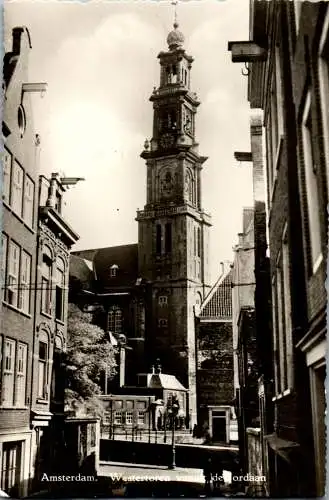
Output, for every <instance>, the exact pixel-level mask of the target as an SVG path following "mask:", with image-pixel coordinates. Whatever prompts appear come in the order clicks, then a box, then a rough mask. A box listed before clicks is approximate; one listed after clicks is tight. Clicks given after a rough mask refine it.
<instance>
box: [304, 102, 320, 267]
mask: <svg viewBox="0 0 329 500" xmlns="http://www.w3.org/2000/svg"><path fill="white" fill-rule="evenodd" d="M302 139H303V148H304V167H305V184H306V198H307V211H308V233H309V244H310V253H311V269H310V271H311V274H312V273H315V272H316V270H317V268H318V267H319V265H320V263H321V261H322V252H321V226H320V203H319V194H318V185H317V170H316V166H315V163H314V156H313V141H314V136H313V130H312V116H311V93H310V92H309V93H308V95H307V98H306V102H305V108H304V114H303V123H302Z"/></svg>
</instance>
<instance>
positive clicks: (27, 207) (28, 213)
mask: <svg viewBox="0 0 329 500" xmlns="http://www.w3.org/2000/svg"><path fill="white" fill-rule="evenodd" d="M33 210H34V182H33V180H32V179H30V177H29V176H28V175H26V174H25V179H24V197H23V219H24V221H25V222H26V224H28V226H30V227H33Z"/></svg>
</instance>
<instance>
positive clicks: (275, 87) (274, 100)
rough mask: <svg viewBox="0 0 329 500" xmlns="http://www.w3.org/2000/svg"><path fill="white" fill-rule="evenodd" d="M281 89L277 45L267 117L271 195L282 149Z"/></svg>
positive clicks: (268, 170) (267, 147) (268, 167)
mask: <svg viewBox="0 0 329 500" xmlns="http://www.w3.org/2000/svg"><path fill="white" fill-rule="evenodd" d="M281 89H282V75H281V67H280V56H279V47H275V51H274V53H273V61H272V78H271V85H270V92H269V98H268V106H267V119H266V142H267V144H266V149H267V174H268V179H269V192H270V195H271V194H272V188H273V185H274V181H275V178H276V169H277V167H278V161H279V155H280V150H281V137H282V135H283V114H282V109H283V101H282V90H281Z"/></svg>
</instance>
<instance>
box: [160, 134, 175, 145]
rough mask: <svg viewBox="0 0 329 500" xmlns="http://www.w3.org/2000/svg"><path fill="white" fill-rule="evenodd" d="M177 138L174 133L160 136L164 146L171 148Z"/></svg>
mask: <svg viewBox="0 0 329 500" xmlns="http://www.w3.org/2000/svg"><path fill="white" fill-rule="evenodd" d="M174 141H175V138H174V136H173V135H172V134H169V133H166V134H163V135H162V136H161V138H160V144H161V146H162V147H163V148H170V147H171V146H172V145H173V144H174Z"/></svg>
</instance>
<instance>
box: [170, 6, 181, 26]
mask: <svg viewBox="0 0 329 500" xmlns="http://www.w3.org/2000/svg"><path fill="white" fill-rule="evenodd" d="M177 4H178V0H173V1H172V2H171V5H173V6H174V28H178V26H179V24H178V20H177Z"/></svg>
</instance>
